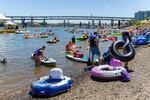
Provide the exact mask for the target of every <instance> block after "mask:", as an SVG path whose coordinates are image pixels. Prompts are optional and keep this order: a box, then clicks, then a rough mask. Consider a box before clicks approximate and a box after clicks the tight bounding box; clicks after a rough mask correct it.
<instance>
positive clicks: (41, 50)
mask: <svg viewBox="0 0 150 100" xmlns="http://www.w3.org/2000/svg"><path fill="white" fill-rule="evenodd" d="M45 49H46V46H42V48H39V49H37V50H36V51H35V52H34V54H33V56H34V59H35V64H36V66H39V65H40V64H41V59H45V58H46V57H44V50H45Z"/></svg>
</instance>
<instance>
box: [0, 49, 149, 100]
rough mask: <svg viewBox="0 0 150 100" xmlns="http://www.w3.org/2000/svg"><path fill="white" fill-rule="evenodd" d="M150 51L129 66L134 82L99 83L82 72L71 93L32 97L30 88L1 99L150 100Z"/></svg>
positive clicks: (4, 95)
mask: <svg viewBox="0 0 150 100" xmlns="http://www.w3.org/2000/svg"><path fill="white" fill-rule="evenodd" d="M149 55H150V48H149V47H148V48H142V49H140V50H138V52H136V57H135V59H134V60H132V61H131V62H130V63H129V68H130V69H132V70H134V72H132V73H130V75H131V81H130V82H121V81H119V80H118V81H111V82H99V81H95V80H92V79H91V78H90V75H89V73H85V72H82V73H81V74H80V75H79V76H78V77H77V79H76V80H75V83H74V86H73V87H72V88H71V89H70V91H69V92H67V93H63V94H60V95H57V96H54V97H50V98H44V99H43V98H42V99H39V98H32V97H30V96H29V95H28V92H29V90H30V85H27V86H26V87H22V88H18V89H16V90H15V91H14V90H13V91H11V90H10V91H7V93H3V94H0V98H1V100H37V99H38V100H150V61H149V58H150V56H149Z"/></svg>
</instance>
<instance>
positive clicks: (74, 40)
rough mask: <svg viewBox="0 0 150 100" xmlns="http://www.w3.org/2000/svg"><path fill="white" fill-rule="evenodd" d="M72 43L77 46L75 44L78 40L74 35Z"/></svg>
mask: <svg viewBox="0 0 150 100" xmlns="http://www.w3.org/2000/svg"><path fill="white" fill-rule="evenodd" d="M72 43H73V44H75V43H76V38H75V36H74V35H73V36H72Z"/></svg>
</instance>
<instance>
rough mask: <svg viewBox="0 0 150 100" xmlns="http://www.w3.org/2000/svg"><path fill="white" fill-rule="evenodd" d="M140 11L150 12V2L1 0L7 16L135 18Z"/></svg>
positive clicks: (122, 0) (118, 0)
mask: <svg viewBox="0 0 150 100" xmlns="http://www.w3.org/2000/svg"><path fill="white" fill-rule="evenodd" d="M139 10H140V11H145V10H150V0H0V13H1V14H4V15H7V16H23V15H26V16H30V15H32V16H40V15H41V16H90V15H91V14H92V16H109V17H134V13H135V12H137V11H139Z"/></svg>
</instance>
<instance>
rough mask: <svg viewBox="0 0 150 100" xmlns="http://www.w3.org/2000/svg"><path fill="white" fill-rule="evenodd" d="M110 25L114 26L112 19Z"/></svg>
mask: <svg viewBox="0 0 150 100" xmlns="http://www.w3.org/2000/svg"><path fill="white" fill-rule="evenodd" d="M111 27H112V28H113V27H114V20H111Z"/></svg>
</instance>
